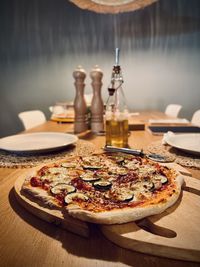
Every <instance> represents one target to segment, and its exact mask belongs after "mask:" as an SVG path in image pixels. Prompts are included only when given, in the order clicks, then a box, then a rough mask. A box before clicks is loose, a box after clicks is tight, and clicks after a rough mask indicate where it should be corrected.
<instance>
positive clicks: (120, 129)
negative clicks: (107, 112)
mask: <svg viewBox="0 0 200 267" xmlns="http://www.w3.org/2000/svg"><path fill="white" fill-rule="evenodd" d="M106 145H109V146H116V147H127V145H128V119H124V120H116V119H113V118H112V119H110V120H106Z"/></svg>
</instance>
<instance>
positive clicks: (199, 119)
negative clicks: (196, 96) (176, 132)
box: [191, 109, 200, 126]
mask: <svg viewBox="0 0 200 267" xmlns="http://www.w3.org/2000/svg"><path fill="white" fill-rule="evenodd" d="M191 123H192V124H194V125H196V126H200V109H198V110H196V111H195V112H194V114H193V116H192V119H191Z"/></svg>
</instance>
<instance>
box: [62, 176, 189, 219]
mask: <svg viewBox="0 0 200 267" xmlns="http://www.w3.org/2000/svg"><path fill="white" fill-rule="evenodd" d="M183 182H184V180H183V177H182V176H181V175H178V176H177V177H176V184H177V189H176V193H174V194H173V195H172V196H171V197H170V198H168V199H166V201H165V202H162V203H159V204H154V205H152V206H146V207H135V208H123V209H121V210H118V209H115V210H111V211H105V212H98V213H94V212H90V211H87V210H82V209H80V208H79V207H78V206H76V205H71V206H70V205H69V206H68V207H67V211H68V213H69V215H70V216H72V217H74V218H77V219H80V220H82V221H87V222H90V223H98V224H122V223H127V222H131V221H136V220H140V219H142V218H145V217H148V216H150V215H156V214H160V213H162V212H163V211H165V210H166V209H167V208H169V207H171V206H172V205H173V204H174V203H175V202H176V201H177V199H178V198H179V196H180V193H181V186H182V184H183Z"/></svg>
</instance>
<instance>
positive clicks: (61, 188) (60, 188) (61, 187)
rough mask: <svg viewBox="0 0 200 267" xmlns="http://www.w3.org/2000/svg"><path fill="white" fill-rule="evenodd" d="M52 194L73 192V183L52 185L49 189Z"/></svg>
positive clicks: (74, 189)
mask: <svg viewBox="0 0 200 267" xmlns="http://www.w3.org/2000/svg"><path fill="white" fill-rule="evenodd" d="M50 191H51V193H52V194H54V195H55V194H59V193H61V192H66V193H67V194H69V193H73V192H75V191H76V188H75V187H74V186H73V185H69V184H65V183H58V184H56V185H54V186H53V187H52V188H51V189H50Z"/></svg>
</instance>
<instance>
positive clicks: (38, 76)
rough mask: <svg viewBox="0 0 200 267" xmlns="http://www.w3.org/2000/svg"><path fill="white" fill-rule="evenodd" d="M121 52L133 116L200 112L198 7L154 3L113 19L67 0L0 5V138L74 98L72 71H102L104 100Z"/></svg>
mask: <svg viewBox="0 0 200 267" xmlns="http://www.w3.org/2000/svg"><path fill="white" fill-rule="evenodd" d="M115 47H119V48H120V49H121V54H120V64H121V67H122V71H123V76H124V80H125V83H124V87H123V88H124V91H125V94H126V97H127V99H128V106H129V108H130V110H132V111H140V110H143V109H149V110H153V109H159V110H161V111H164V109H165V107H166V105H168V104H169V103H177V104H181V105H183V110H182V112H181V114H180V116H181V117H186V118H188V119H191V116H192V114H193V112H194V111H195V110H196V109H199V108H200V1H199V0H190V1H188V0H159V1H158V2H157V3H155V4H152V5H151V6H148V7H146V8H145V9H143V10H138V11H135V12H129V13H122V14H117V15H112V14H106V15H105V14H98V13H94V12H90V11H85V10H81V9H79V8H78V7H76V6H75V5H73V4H72V3H70V2H69V1H67V0H29V1H27V0H1V1H0V137H3V136H6V135H10V134H15V133H17V132H19V131H21V130H22V129H23V128H22V125H21V123H20V121H19V119H18V117H17V114H18V113H19V112H20V111H24V110H28V109H41V110H42V111H43V112H44V113H45V114H46V116H47V118H49V116H50V113H49V110H48V107H49V106H50V105H52V104H54V103H55V102H56V101H66V100H68V101H72V100H73V99H74V96H75V89H74V84H73V83H74V80H73V77H72V72H73V70H74V69H75V68H76V66H77V65H79V64H81V65H82V66H83V67H84V68H85V70H86V72H87V74H88V75H87V78H86V88H85V91H86V93H90V92H92V89H91V80H90V78H89V72H90V70H91V68H92V67H93V66H94V65H96V64H98V65H99V66H100V67H101V69H102V70H103V73H104V77H103V87H102V95H103V98H104V100H106V98H107V86H108V84H109V80H110V76H111V70H112V66H113V64H114V49H115Z"/></svg>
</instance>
